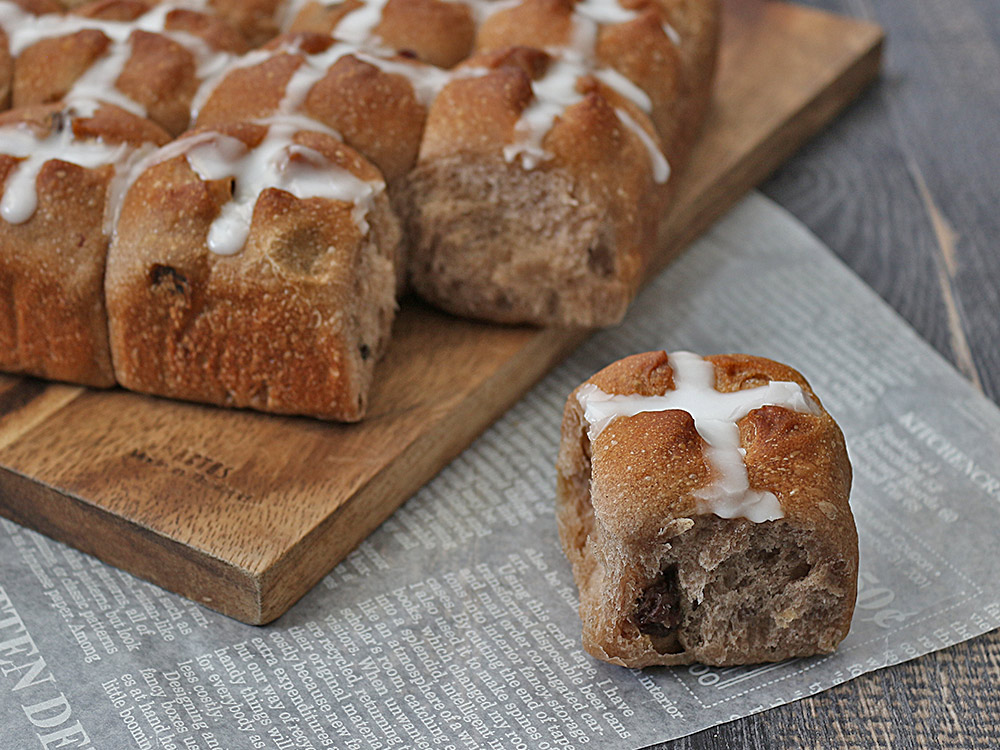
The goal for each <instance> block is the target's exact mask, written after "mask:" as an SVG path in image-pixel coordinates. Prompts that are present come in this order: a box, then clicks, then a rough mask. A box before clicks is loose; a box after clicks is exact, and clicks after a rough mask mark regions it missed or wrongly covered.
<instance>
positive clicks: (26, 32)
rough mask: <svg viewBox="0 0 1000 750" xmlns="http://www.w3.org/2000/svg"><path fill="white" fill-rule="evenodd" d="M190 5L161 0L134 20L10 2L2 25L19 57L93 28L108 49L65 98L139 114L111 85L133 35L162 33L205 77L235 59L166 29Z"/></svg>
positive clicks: (1, 9) (1, 7)
mask: <svg viewBox="0 0 1000 750" xmlns="http://www.w3.org/2000/svg"><path fill="white" fill-rule="evenodd" d="M187 7H191V4H190V3H164V4H161V5H157V6H156V7H154V8H152V9H151V10H149V11H148V12H146V13H144V14H143V15H141V16H139V17H138V18H136V19H135V20H134V21H106V20H102V19H95V18H86V17H84V16H74V15H55V14H48V15H43V16H32V15H29V14H27V13H24V12H23V11H21V12H18V10H19V9H18V8H17V6H13V4H12V3H6V2H2V3H0V24H2V25H3V26H4V28H5V30H6V32H7V36H8V40H9V45H10V53H11V55H13V56H15V57H16V56H17V55H19V54H20V53H21V52H23V51H24V50H25V49H27V48H28V47H30V46H31V45H33V44H35V43H37V42H40V41H42V40H43V39H55V38H59V37H64V36H70V35H72V34H76V33H77V32H80V31H83V30H85V29H95V30H97V31H100V32H101V33H103V34H104V35H105V36H106V37H107V38H108V39H109V40H110V44H109V45H108V49H107V52H105V54H104V55H103V56H102V57H101V58H100V59H98V60H97V61H96V62H94V64H93V65H91V66H90V67H89V68H88V69H87V70H86V71H84V73H83V75H81V76H80V77H79V78H77V80H76V81H75V82H74V83H73V86H72V87H71V88H70V91H69V92H68V93H67V95H66V97H65V99H66V101H73V102H74V103H83V102H88V101H96V100H99V101H106V102H111V103H112V104H116V105H118V106H119V107H122V108H123V109H127V110H128V111H130V112H132V113H133V114H136V115H139V116H140V117H145V116H146V110H145V107H143V106H142V105H141V104H139V103H138V102H136V101H134V100H133V99H131V98H129V97H128V96H126V95H125V94H123V93H122V92H120V91H118V90H117V89H116V88H115V83H116V82H117V81H118V78H119V76H121V74H122V71H123V70H124V68H125V64H126V63H127V62H128V60H129V58H130V57H131V56H132V43H131V37H132V33H133V32H134V31H137V30H141V31H148V32H151V33H155V34H160V35H162V36H165V37H167V38H169V39H171V40H173V41H174V42H176V43H177V44H180V45H181V46H182V47H184V48H185V49H187V50H188V51H189V52H190V53H191V55H192V56H193V57H194V59H195V63H196V65H197V72H196V75H197V77H198V78H199V79H201V80H204V79H205V78H208V77H209V76H211V75H212V74H213V73H214V72H215V71H217V70H218V69H219V68H220V66H223V65H225V64H226V63H227V62H229V61H230V60H232V59H233V57H234V56H233V55H231V54H230V53H228V52H222V51H219V50H215V49H213V48H212V47H211V46H210V45H208V44H207V43H206V42H205V41H204V40H203V39H201V38H200V37H197V36H195V35H193V34H189V33H187V32H184V31H168V30H167V29H166V24H167V18H168V16H169V15H170V13H171V12H173V11H174V10H178V9H182V8H187Z"/></svg>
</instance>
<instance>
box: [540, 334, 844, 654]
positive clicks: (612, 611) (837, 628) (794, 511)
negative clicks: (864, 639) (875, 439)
mask: <svg viewBox="0 0 1000 750" xmlns="http://www.w3.org/2000/svg"><path fill="white" fill-rule="evenodd" d="M705 359H707V360H709V361H711V362H712V364H713V365H714V366H715V372H716V389H717V390H719V391H722V392H730V391H735V390H741V389H745V388H754V387H757V386H760V385H764V384H766V383H767V382H769V381H771V380H776V381H792V382H796V383H798V384H799V385H800V386H802V388H803V390H805V392H806V393H807V394H809V395H810V396H811V397H812V398H813V400H814V401H815V402H816V404H817V405H819V400H818V399H817V398H816V397H815V394H814V393H813V392H812V390H811V389H810V387H809V385H808V383H807V382H806V381H805V379H804V378H803V377H802V376H801V375H800V374H799V373H798V372H796V371H795V370H793V369H792V368H790V367H787V366H785V365H782V364H779V363H777V362H773V361H770V360H766V359H763V358H760V357H750V356H746V355H722V356H713V357H706V358H705ZM587 384H592V385H596V386H597V387H598V388H600V389H601V390H602V391H604V392H606V393H612V394H622V395H628V394H640V395H644V396H651V395H661V394H662V393H664V392H665V391H666V390H669V389H671V388H672V387H673V381H672V372H671V369H670V365H669V362H668V361H667V355H666V354H665V353H664V352H649V353H645V354H639V355H634V356H632V357H627V358H625V359H623V360H620V361H619V362H616V363H614V364H613V365H610V366H609V367H607V368H605V369H604V370H602V371H601V372H599V373H597V374H596V375H594V376H593V377H592V378H590V379H589V380H588V381H587ZM581 387H582V386H581ZM578 393H579V389H577V390H575V391H574V392H573V394H571V395H570V397H569V399H568V400H567V402H566V409H565V411H564V415H563V426H562V442H561V446H560V453H559V459H558V463H557V470H558V479H557V482H558V486H557V519H558V523H559V532H560V538H561V540H562V544H563V549H564V550H565V552H566V555H567V557H568V558H569V560H570V562H571V564H572V566H573V573H574V577H575V578H576V581H577V585H578V587H579V589H580V616H581V619H582V621H583V643H584V646H585V648H586V649H587V651H588V652H590V653H591V654H593V655H594V656H596V657H598V658H601V659H604V660H605V661H610V662H612V663H616V664H622V665H625V666H629V667H644V666H650V665H655V664H661V665H669V664H687V663H691V662H696V661H697V662H702V663H706V664H713V665H720V666H721V665H734V664H746V663H754V662H762V661H780V660H782V659H786V658H791V657H796V656H807V655H812V654H816V653H827V652H830V651H832V650H833V649H835V648H836V646H837V644H838V643H839V642H840V641H841V640H842V639H843V638H844V637H845V636H846V635H847V632H848V630H849V628H850V622H851V616H852V614H853V610H854V601H855V594H856V590H857V567H858V541H857V532H856V529H855V526H854V519H853V516H852V515H851V511H850V506H849V504H848V495H849V492H850V484H851V468H850V464H849V461H848V458H847V451H846V448H845V446H844V440H843V435H842V434H841V432H840V429H839V428H838V427H837V425H836V423H835V422H834V421H833V419H832V418H831V417H830V415H829V414H828V413H827V412H826V411H825V410H823V409H822V407H821V406H820V411H821V413H820V414H818V415H816V414H808V413H799V412H793V411H790V410H787V409H784V408H781V407H776V406H764V407H762V408H759V409H755V410H753V411H751V412H750V413H749V414H748V415H747V416H746V417H745V418H743V419H742V420H740V422H739V428H740V439H741V445H742V447H743V448H744V449H745V450H746V466H747V472H748V477H749V480H750V487H751V488H752V489H754V490H766V491H770V492H773V493H774V494H775V496H776V497H777V498H778V500H779V501H780V503H781V507H782V510H783V511H784V517H783V518H781V519H779V520H776V521H767V522H764V523H753V522H750V521H748V520H746V519H744V518H734V519H722V518H719V517H717V516H715V515H714V514H711V513H704V512H702V511H700V510H699V504H698V500H697V497H696V495H695V493H696V491H697V490H698V489H700V488H703V487H705V486H707V485H708V484H709V483H711V482H712V471H711V469H710V467H709V466H708V465H707V464H706V462H705V459H704V441H703V440H702V438H701V436H700V435H699V434H698V432H697V430H695V428H694V422H693V420H692V418H691V416H690V415H689V414H687V413H686V412H682V411H678V410H674V411H664V412H644V413H640V414H637V415H635V416H633V417H627V418H618V419H616V420H615V421H614V422H612V423H611V424H610V425H609V426H608V427H606V428H605V429H604V430H603V431H602V432H601V433H600V435H599V436H598V437H597V438H596V439H595V440H594V441H593V444H592V443H591V440H590V439H589V438H588V436H587V427H588V425H587V422H586V420H585V419H584V417H583V410H582V408H581V406H580V403H579V401H578V400H577V394H578Z"/></svg>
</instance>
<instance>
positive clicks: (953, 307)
mask: <svg viewBox="0 0 1000 750" xmlns="http://www.w3.org/2000/svg"><path fill="white" fill-rule="evenodd" d="M807 3H808V4H810V5H815V6H817V7H821V8H824V9H827V10H831V11H836V12H838V13H844V14H847V15H852V16H855V17H860V18H866V19H870V20H874V21H877V22H878V23H880V24H881V25H882V26H883V27H884V28H885V30H886V34H887V38H888V43H887V48H886V62H885V68H884V71H883V75H882V78H881V80H880V81H879V82H878V83H877V84H876V85H875V86H874V87H873V88H872V89H871V90H870V91H868V93H867V94H865V95H864V96H863V97H862V98H861V99H860V100H859V101H858V102H857V103H856V104H855V105H853V106H852V107H851V108H850V109H849V110H848V111H847V112H846V113H845V114H844V115H843V116H841V117H840V119H839V120H838V121H837V122H836V123H834V125H833V126H832V127H830V128H829V130H827V131H826V132H825V133H824V134H823V135H821V136H820V137H819V138H817V139H816V140H815V141H813V142H812V143H810V144H809V145H808V146H807V147H806V148H805V149H803V151H802V152H801V153H799V154H798V155H797V156H795V157H794V158H793V159H792V160H791V161H790V162H788V164H787V165H786V166H784V167H783V168H782V169H781V170H780V171H779V172H778V173H777V174H775V175H774V176H773V177H772V178H771V179H770V180H769V181H768V182H766V183H765V184H764V185H763V191H764V193H766V194H767V195H768V196H769V197H770V198H772V199H774V200H775V201H777V202H778V203H780V204H781V205H782V206H784V207H785V208H787V209H789V210H790V211H791V212H792V213H793V214H795V215H796V216H797V217H798V218H799V219H801V220H802V221H803V222H805V224H806V225H808V226H809V227H810V229H812V231H813V232H814V233H815V234H816V235H818V236H819V237H820V239H822V240H823V241H824V242H825V243H826V244H827V245H829V246H830V247H831V248H832V249H833V250H834V252H836V253H837V254H838V255H839V256H840V257H841V258H843V259H844V261H846V262H847V263H848V265H850V266H851V267H852V268H853V269H854V270H855V271H856V272H857V273H858V274H859V275H860V276H861V277H862V278H863V279H864V280H865V281H866V282H867V283H868V284H869V285H871V286H872V287H873V288H874V289H875V291H877V292H878V293H879V294H880V295H881V296H882V297H883V298H884V299H885V300H886V301H887V302H888V303H889V304H890V305H892V307H894V308H895V309H896V310H897V311H898V312H899V313H900V314H902V316H903V317H904V318H906V320H907V321H909V323H910V325H912V326H913V327H914V328H915V329H916V330H917V331H918V332H919V333H920V334H921V335H922V336H923V337H924V338H925V339H926V340H927V341H929V342H930V343H931V345H933V346H934V348H935V349H937V350H938V351H939V352H940V353H941V354H942V355H943V356H944V357H945V358H947V359H948V360H949V361H951V362H952V363H953V364H954V365H955V366H956V367H957V368H958V369H959V370H960V371H961V372H962V373H964V374H965V375H966V376H967V377H968V378H969V379H970V380H972V381H973V383H975V384H976V386H977V387H978V388H980V389H981V390H982V391H983V392H984V393H985V394H986V395H987V396H989V397H990V398H992V399H993V400H994V401H1000V0H807ZM984 554H1000V553H998V551H997V550H984ZM659 747H662V748H670V750H680V749H681V748H692V749H695V748H697V749H699V750H701V749H703V748H755V747H759V748H783V747H789V748H793V747H794V748H817V749H819V748H823V749H824V750H826V749H827V748H895V749H896V750H902V749H906V748H938V747H940V748H991V749H995V748H1000V631H996V632H993V633H991V634H989V635H986V636H983V637H980V638H976V639H973V640H972V641H969V642H966V643H963V644H961V645H959V646H955V647H953V648H949V649H947V650H945V651H941V652H938V653H936V654H931V655H928V656H924V657H922V658H920V659H917V660H915V661H911V662H908V663H906V664H901V665H898V666H895V667H891V668H889V669H883V670H881V671H878V672H874V673H872V674H868V675H864V676H862V677H860V678H858V679H856V680H852V681H851V682H848V683H846V684H844V685H841V686H840V687H837V688H835V689H833V690H830V691H827V692H825V693H821V694H820V695H817V696H815V697H813V698H809V699H806V700H802V701H798V702H796V703H792V704H790V705H787V706H783V707H781V708H777V709H774V710H771V711H767V712H765V713H763V714H758V715H757V716H753V717H750V718H747V719H742V720H740V721H735V722H732V723H730V724H725V725H723V726H721V727H718V728H716V729H711V730H706V731H704V732H701V733H699V734H696V735H693V736H691V737H688V738H685V739H683V740H678V741H676V742H672V743H667V744H666V745H661V746H659Z"/></svg>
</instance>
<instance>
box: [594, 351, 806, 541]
mask: <svg viewBox="0 0 1000 750" xmlns="http://www.w3.org/2000/svg"><path fill="white" fill-rule="evenodd" d="M669 362H670V367H671V369H672V370H673V375H674V386H675V388H674V390H672V391H668V392H666V393H665V394H663V395H662V396H639V395H628V396H621V395H611V394H608V393H605V392H604V391H602V390H601V389H599V388H598V387H597V386H596V385H593V384H587V385H585V386H583V388H581V389H580V392H579V393H578V394H577V400H578V401H579V402H580V405H581V406H582V407H583V410H584V418H585V419H586V420H587V422H588V423H589V425H590V427H589V430H588V435H589V436H590V439H591V440H594V439H595V438H597V436H598V435H600V434H601V432H602V431H603V430H604V429H605V428H606V427H607V426H608V425H609V424H611V423H612V422H613V421H614V420H615V419H617V418H618V417H631V416H634V415H636V414H639V413H641V412H649V411H668V410H671V409H679V410H681V411H685V412H687V413H688V414H690V415H691V417H692V418H693V419H694V426H695V429H696V430H697V431H698V434H699V435H701V437H702V439H704V441H705V443H706V444H707V445H706V448H705V460H706V462H707V463H708V465H709V467H710V469H711V471H712V473H713V474H714V475H715V478H714V479H713V481H712V482H711V483H710V484H709V485H708V486H707V487H703V488H702V489H700V490H698V491H696V492H695V497H696V498H697V499H698V501H699V508H698V509H699V512H701V513H714V514H715V515H717V516H719V517H720V518H747V519H749V520H750V521H753V522H755V523H760V522H763V521H773V520H776V519H778V518H783V517H784V515H785V514H784V511H782V509H781V504H780V503H779V502H778V498H777V497H775V495H774V494H773V493H771V492H768V491H766V490H765V491H758V490H752V489H750V480H749V478H748V476H747V469H746V464H745V463H744V456H745V454H746V451H745V450H744V449H743V448H741V447H740V430H739V426H738V425H737V422H739V420H741V419H742V418H743V417H745V416H746V415H747V414H749V413H750V412H751V411H753V410H754V409H759V408H760V407H762V406H781V407H784V408H786V409H791V410H793V411H797V412H804V413H808V414H819V413H820V411H819V407H818V406H817V405H816V404H815V402H814V401H813V400H812V399H811V398H810V397H809V395H808V394H807V393H806V392H805V391H804V390H802V387H801V386H799V384H798V383H791V382H785V381H772V382H770V383H768V384H767V385H765V386H761V387H759V388H748V389H746V390H741V391H733V392H732V393H720V392H719V391H717V390H715V367H714V366H713V365H712V363H711V362H709V361H708V360H706V359H703V358H701V357H699V356H698V355H697V354H692V353H691V352H674V353H673V354H670V355H669Z"/></svg>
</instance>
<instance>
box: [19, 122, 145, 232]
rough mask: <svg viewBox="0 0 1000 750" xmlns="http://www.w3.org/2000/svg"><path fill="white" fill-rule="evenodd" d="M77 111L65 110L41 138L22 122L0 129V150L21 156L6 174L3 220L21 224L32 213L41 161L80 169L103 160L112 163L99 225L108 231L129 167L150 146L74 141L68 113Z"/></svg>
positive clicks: (42, 163) (92, 167) (132, 165)
mask: <svg viewBox="0 0 1000 750" xmlns="http://www.w3.org/2000/svg"><path fill="white" fill-rule="evenodd" d="M78 114H79V113H77V112H74V111H72V110H65V111H64V112H63V118H64V119H63V122H62V125H61V127H57V128H53V129H52V131H51V132H50V133H49V134H48V135H47V136H46V137H44V138H39V137H38V135H37V134H36V133H35V131H34V130H33V129H31V128H30V127H29V126H28V125H26V124H19V125H8V126H5V127H3V128H0V153H3V154H7V155H9V156H14V157H17V158H19V159H21V161H20V162H18V164H17V166H16V167H15V168H14V169H13V170H12V171H11V172H10V173H9V174H8V175H7V179H6V181H5V182H4V185H3V198H2V199H0V216H2V217H3V220H4V221H6V222H7V223H8V224H22V223H24V222H26V221H27V220H28V219H30V218H31V217H32V216H33V215H34V213H35V209H36V208H37V207H38V189H37V186H36V182H37V180H38V174H39V172H41V171H42V167H43V166H45V164H46V162H48V161H50V160H52V159H57V160H59V161H64V162H68V163H70V164H76V165H78V166H81V167H84V168H86V169H94V168H96V167H101V166H104V165H106V164H111V165H113V166H114V169H115V176H114V177H113V178H112V180H111V184H110V186H109V188H108V196H107V201H106V204H105V207H106V211H105V217H104V230H105V232H106V233H108V234H110V233H111V224H112V222H113V220H114V218H115V215H116V213H117V210H118V203H119V202H120V199H121V197H122V194H123V191H124V186H125V184H126V183H127V181H128V177H129V175H130V173H131V170H132V168H133V167H134V165H135V164H136V163H137V162H138V161H139V160H140V159H142V158H143V157H144V156H146V155H147V154H148V153H149V152H150V151H151V150H152V149H153V148H154V146H153V145H152V144H143V145H142V146H140V147H138V148H136V147H135V146H131V145H130V144H128V143H119V144H110V143H105V142H103V141H101V140H100V139H91V140H78V139H77V138H76V137H75V135H74V134H73V123H72V118H73V117H74V116H75V115H78Z"/></svg>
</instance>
